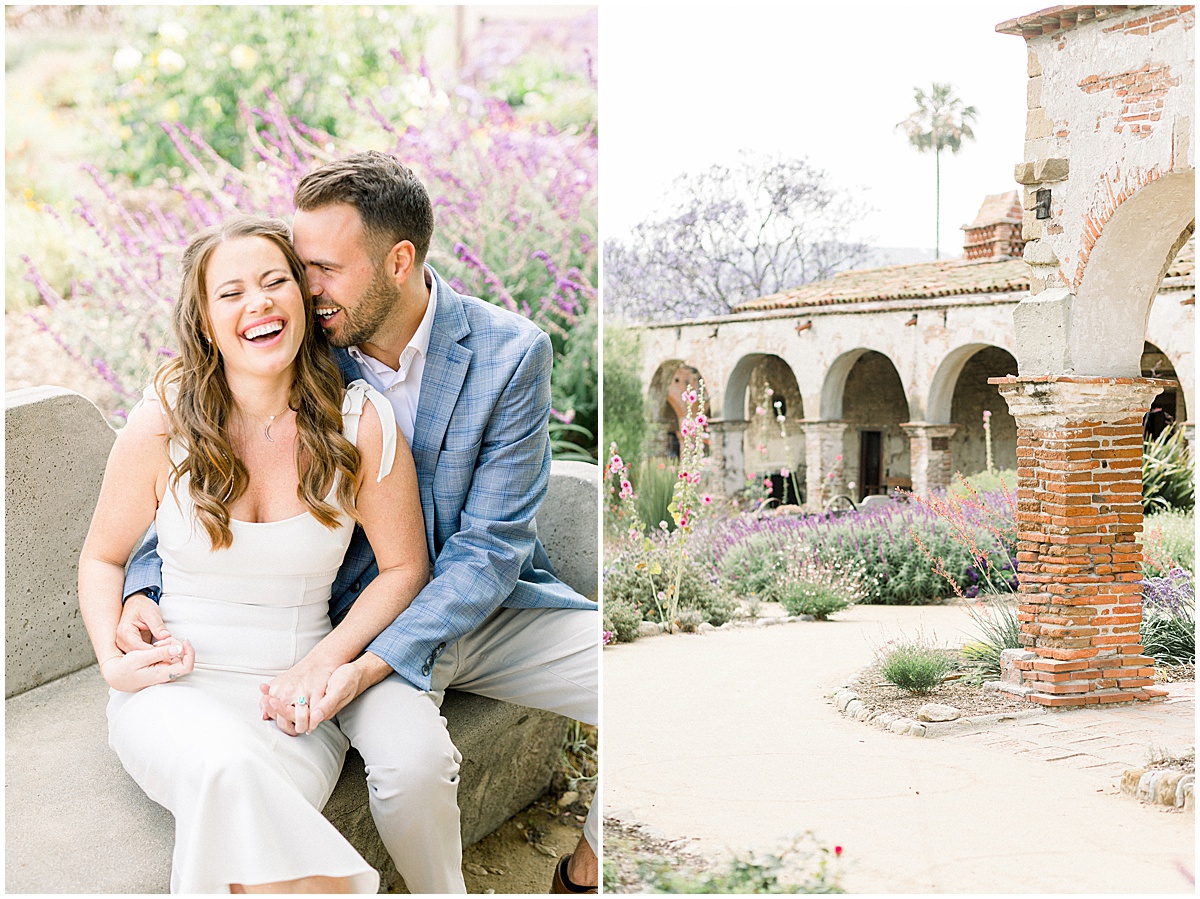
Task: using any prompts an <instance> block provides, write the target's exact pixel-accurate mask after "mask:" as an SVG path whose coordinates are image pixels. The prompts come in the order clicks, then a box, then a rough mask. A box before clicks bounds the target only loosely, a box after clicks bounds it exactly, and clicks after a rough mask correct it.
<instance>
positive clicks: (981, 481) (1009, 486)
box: [950, 468, 1017, 496]
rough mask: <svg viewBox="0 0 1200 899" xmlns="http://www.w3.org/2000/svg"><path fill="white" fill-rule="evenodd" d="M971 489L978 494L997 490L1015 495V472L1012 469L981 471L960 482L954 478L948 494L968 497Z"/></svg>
mask: <svg viewBox="0 0 1200 899" xmlns="http://www.w3.org/2000/svg"><path fill="white" fill-rule="evenodd" d="M960 477H961V476H960ZM972 489H973V490H975V491H976V492H978V493H995V492H996V491H999V490H1007V491H1008V492H1009V493H1012V494H1014V495H1015V494H1016V492H1017V472H1016V471H1015V470H1014V469H1012V468H1003V469H1000V470H999V471H981V472H979V473H978V474H973V475H971V476H970V477H969V478H962V480H959V479H957V478H956V479H955V480H954V482H953V483H951V484H950V492H951V493H956V494H958V495H959V496H966V495H968V494H969V493H970V491H971V490H972Z"/></svg>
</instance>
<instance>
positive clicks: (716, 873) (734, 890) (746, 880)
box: [639, 835, 845, 895]
mask: <svg viewBox="0 0 1200 899" xmlns="http://www.w3.org/2000/svg"><path fill="white" fill-rule="evenodd" d="M803 843H808V844H810V845H808V846H802V844H803ZM841 851H842V850H841V847H840V846H838V847H836V848H835V849H834V850H833V852H832V853H831V852H830V850H829V849H828V848H826V847H823V846H818V845H816V841H815V840H814V839H813V838H812V836H811V835H805V836H804V837H800V838H797V839H795V840H793V841H792V843H791V845H790V846H787V847H786V848H784V849H783V850H782V851H780V852H768V853H761V852H760V853H754V854H752V855H750V856H748V857H744V856H736V857H734V858H733V859H732V860H731V861H729V862H727V863H725V864H724V865H722V866H721V867H720V868H718V869H716V870H711V871H704V872H694V871H688V870H679V869H674V870H673V869H672V868H670V867H669V866H668V865H667V864H665V863H658V864H654V865H649V864H646V863H644V862H643V863H642V864H641V865H639V873H640V874H641V876H642V878H643V879H644V880H645V882H646V885H647V887H648V888H649V891H650V892H652V893H685V894H697V893H708V894H738V895H745V894H758V893H810V894H827V893H844V892H845V890H844V889H842V886H841V884H840V883H839V878H838V872H837V870H836V869H835V870H832V871H831V870H830V861H831V858H830V856H831V855H832V856H833V857H834V859H833V860H836V858H837V856H838V855H840V854H841Z"/></svg>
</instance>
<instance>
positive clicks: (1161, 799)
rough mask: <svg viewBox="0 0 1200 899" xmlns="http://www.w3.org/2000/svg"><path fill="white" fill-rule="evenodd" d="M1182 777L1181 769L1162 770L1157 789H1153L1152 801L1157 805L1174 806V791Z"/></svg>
mask: <svg viewBox="0 0 1200 899" xmlns="http://www.w3.org/2000/svg"><path fill="white" fill-rule="evenodd" d="M1182 778H1183V772H1182V771H1164V772H1163V773H1162V777H1160V778H1159V779H1158V784H1157V789H1156V790H1155V791H1154V801H1155V802H1157V803H1158V804H1159V805H1167V806H1171V807H1172V808H1173V807H1174V806H1175V791H1176V788H1177V787H1178V786H1179V781H1180V780H1181V779H1182Z"/></svg>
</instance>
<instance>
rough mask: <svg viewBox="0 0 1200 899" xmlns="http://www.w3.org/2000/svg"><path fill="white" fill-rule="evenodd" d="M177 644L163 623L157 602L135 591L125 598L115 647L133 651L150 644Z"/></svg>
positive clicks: (145, 647)
mask: <svg viewBox="0 0 1200 899" xmlns="http://www.w3.org/2000/svg"><path fill="white" fill-rule="evenodd" d="M160 645H179V641H178V640H176V639H175V638H174V637H172V636H171V632H170V631H169V630H167V627H166V625H165V624H163V619H162V612H161V611H160V610H159V608H158V603H156V602H155V601H154V600H152V599H151V598H150V597H149V596H147V595H146V594H145V593H135V594H133V596H131V597H129V599H127V600H125V606H124V607H123V608H122V609H121V620H120V621H119V622H118V623H117V648H118V649H120V650H121V651H122V652H135V651H137V650H142V649H149V648H150V647H152V646H160Z"/></svg>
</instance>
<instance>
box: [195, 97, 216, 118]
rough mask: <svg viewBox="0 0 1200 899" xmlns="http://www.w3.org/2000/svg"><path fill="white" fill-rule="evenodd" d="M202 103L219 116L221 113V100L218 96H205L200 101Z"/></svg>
mask: <svg viewBox="0 0 1200 899" xmlns="http://www.w3.org/2000/svg"><path fill="white" fill-rule="evenodd" d="M200 105H201V106H203V107H204V108H205V109H207V110H208V111H209V112H211V113H212V114H213V115H215V116H219V115H220V114H221V101H220V100H218V99H217V98H216V97H205V98H204V99H203V100H201V101H200Z"/></svg>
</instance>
